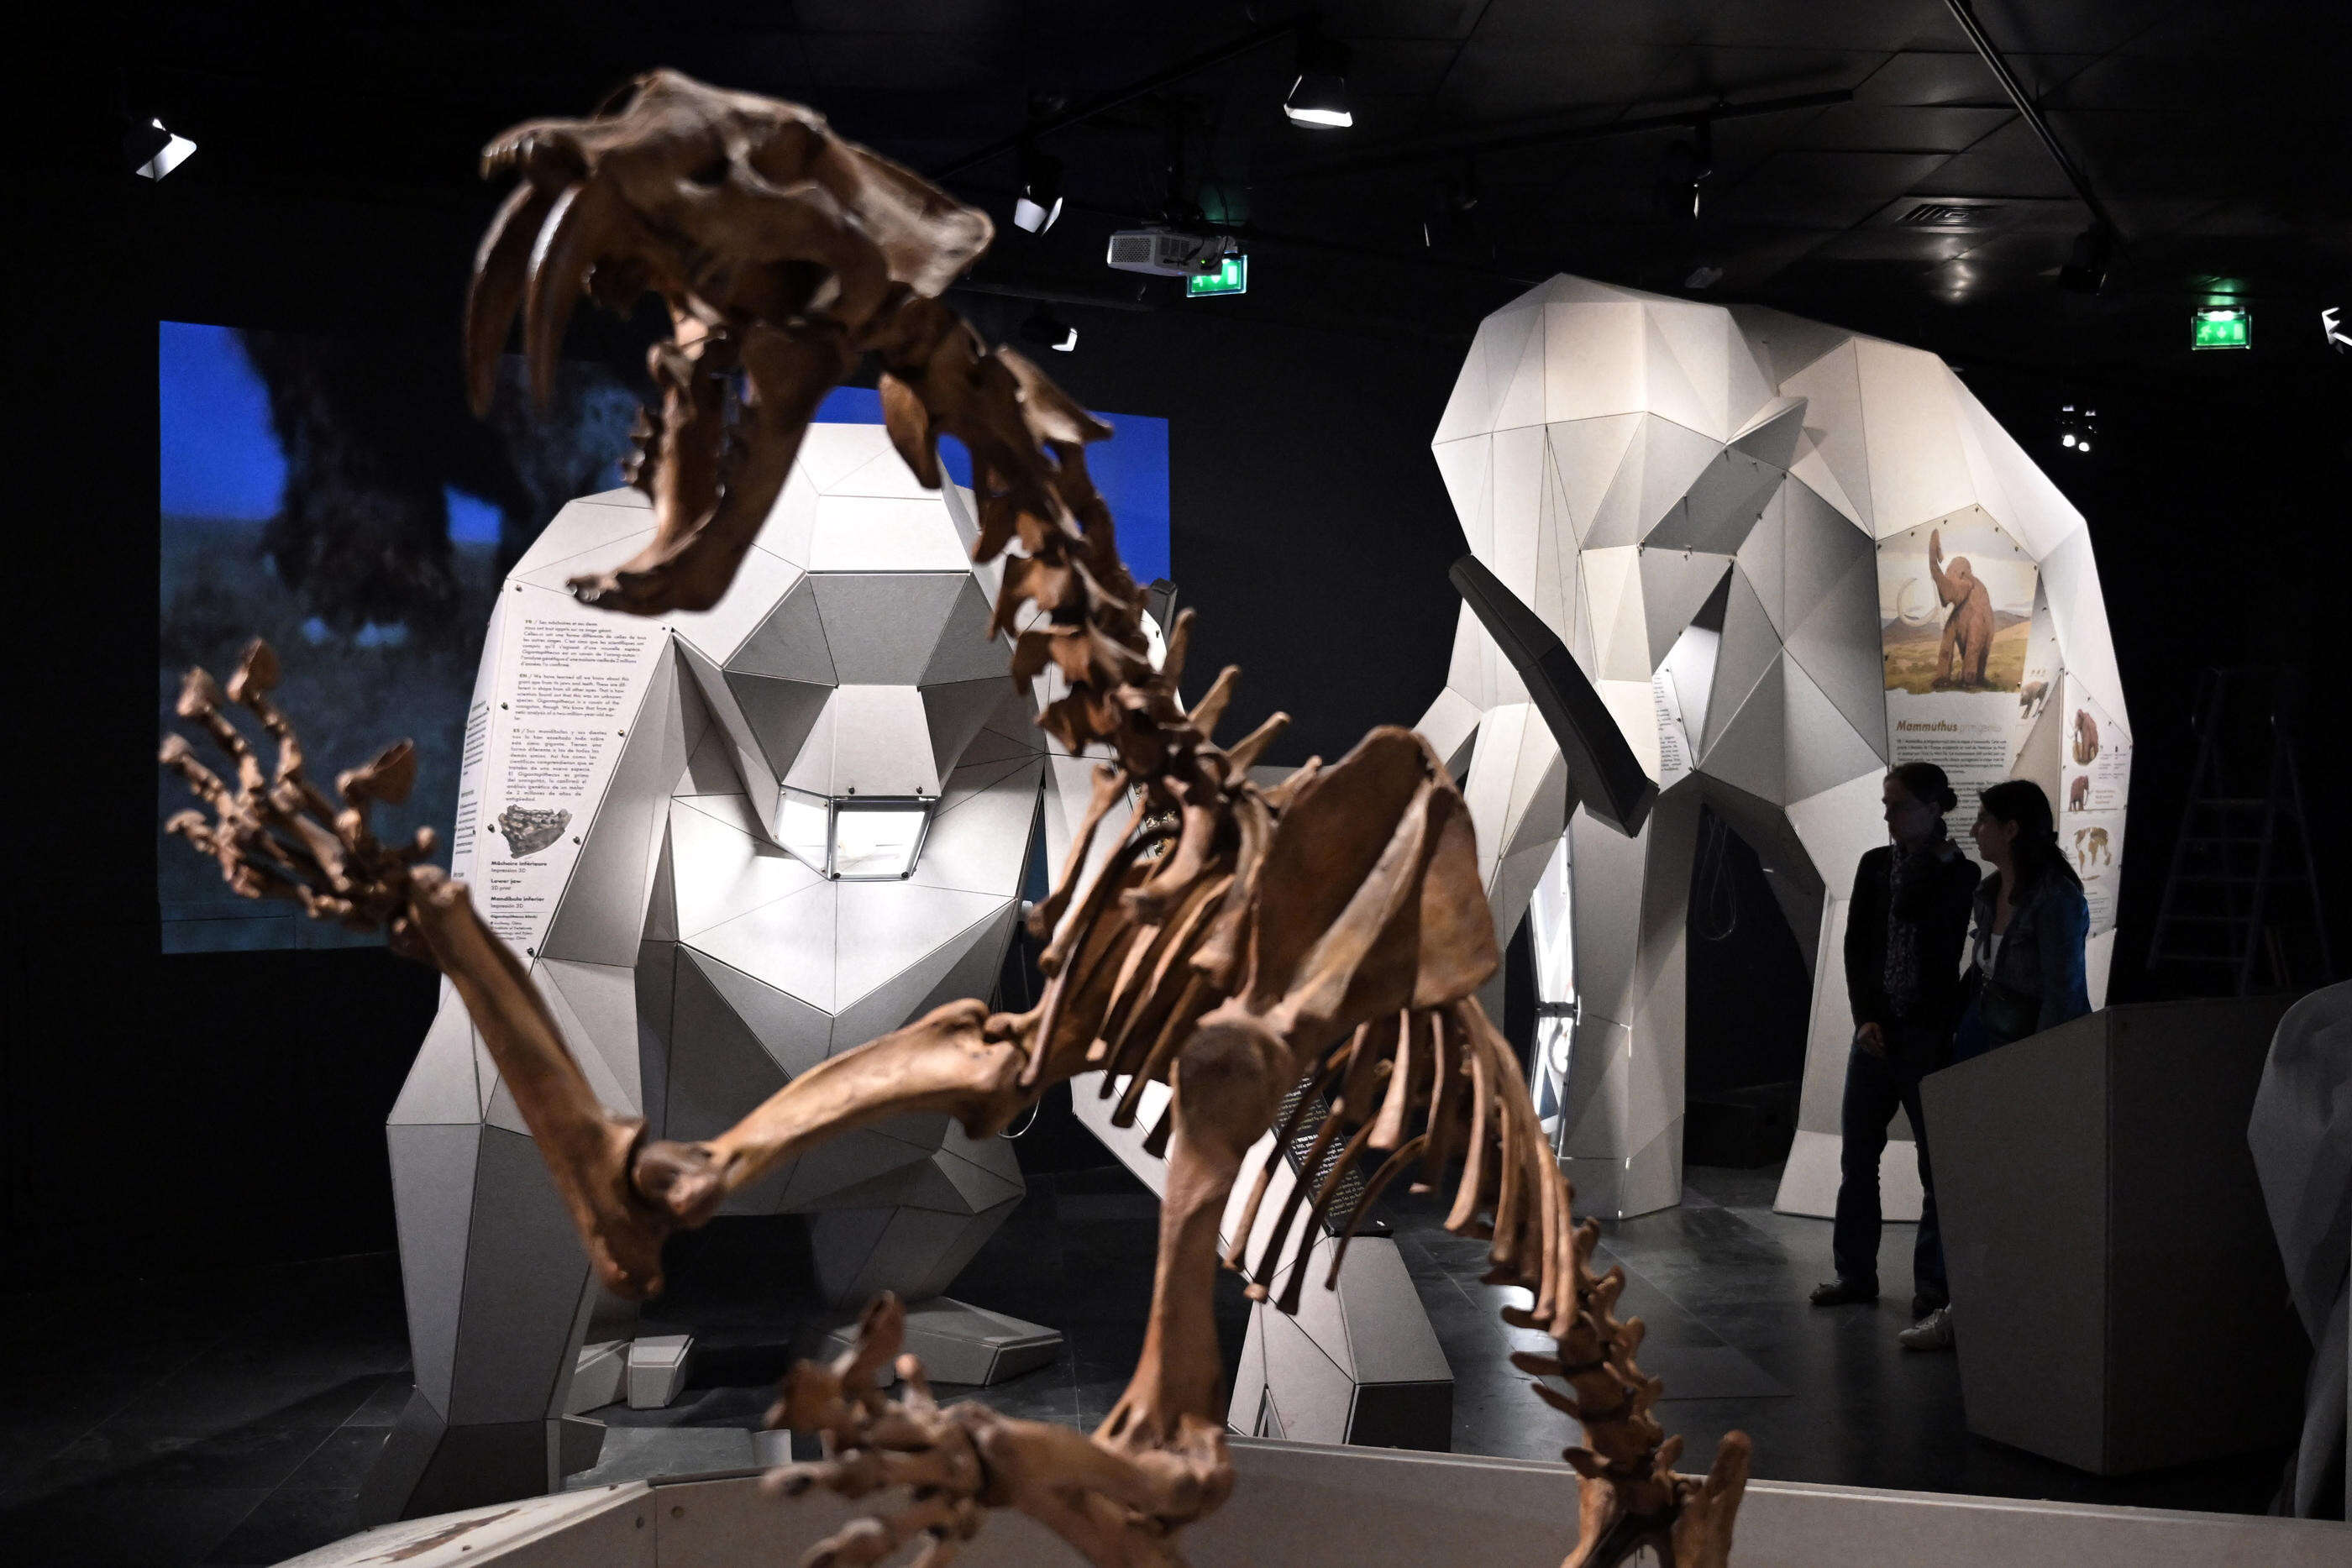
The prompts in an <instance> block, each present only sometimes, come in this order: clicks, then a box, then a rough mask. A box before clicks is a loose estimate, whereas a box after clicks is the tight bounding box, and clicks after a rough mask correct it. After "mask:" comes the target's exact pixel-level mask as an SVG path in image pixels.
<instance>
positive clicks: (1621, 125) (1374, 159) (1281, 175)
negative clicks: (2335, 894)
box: [1249, 88, 1853, 190]
mask: <svg viewBox="0 0 2352 1568" xmlns="http://www.w3.org/2000/svg"><path fill="white" fill-rule="evenodd" d="M1852 102H1853V93H1852V92H1851V91H1850V90H1848V89H1844V88H1836V89H1832V90H1830V91H1827V92H1805V93H1797V94H1794V95H1793V96H1791V97H1788V98H1770V99H1756V100H1753V101H1751V102H1748V103H1717V104H1714V105H1711V106H1709V107H1708V108H1706V109H1684V110H1675V112H1673V113H1672V114H1650V115H1643V116H1641V117H1639V118H1637V119H1632V120H1609V121H1607V122H1606V123H1603V124H1600V125H1559V124H1552V125H1543V126H1526V125H1525V124H1524V122H1523V124H1522V128H1521V129H1519V130H1516V131H1490V132H1484V133H1480V132H1470V133H1466V134H1465V133H1456V134H1454V135H1450V136H1441V137H1431V138H1428V139H1425V140H1420V141H1403V142H1391V144H1389V145H1388V146H1386V147H1374V148H1370V149H1368V150H1367V151H1365V152H1360V153H1355V154H1352V155H1350V156H1349V157H1346V158H1327V159H1320V160H1318V161H1317V162H1312V163H1295V164H1292V165H1291V166H1290V167H1288V168H1286V169H1274V170H1270V171H1268V172H1265V173H1264V174H1261V175H1258V176H1257V177H1256V178H1255V179H1253V180H1251V181H1250V182H1249V186H1250V188H1251V189H1253V190H1255V189H1257V188H1259V187H1262V186H1268V185H1283V184H1292V183H1300V182H1304V181H1307V180H1327V179H1333V178H1336V177H1338V176H1339V175H1342V174H1364V173H1370V172H1374V171H1377V170H1381V169H1401V168H1404V167H1407V166H1409V165H1412V164H1414V163H1434V162H1446V161H1448V160H1452V159H1457V158H1463V157H1467V156H1472V155H1475V154H1477V153H1481V152H1512V151H1514V150H1516V149H1517V148H1521V147H1544V146H1551V145H1564V144H1566V143H1569V142H1575V141H1607V140H1608V139H1609V138H1611V137H1614V136H1637V135H1640V134H1642V133H1643V132H1644V131H1679V130H1685V129H1696V128H1697V127H1699V126H1702V125H1707V124H1711V123H1713V122H1714V121H1716V120H1744V119H1747V118H1749V117H1750V116H1754V115H1759V114H1786V113H1789V112H1790V111H1791V110H1801V109H1828V108H1831V107H1832V106H1833V105H1836V104H1841V103H1852Z"/></svg>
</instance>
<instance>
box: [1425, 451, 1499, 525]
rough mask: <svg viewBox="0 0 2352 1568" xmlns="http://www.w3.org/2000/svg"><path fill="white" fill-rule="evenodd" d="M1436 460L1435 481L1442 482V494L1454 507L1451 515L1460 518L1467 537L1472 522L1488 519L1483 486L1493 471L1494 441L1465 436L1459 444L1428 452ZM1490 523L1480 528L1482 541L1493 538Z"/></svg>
mask: <svg viewBox="0 0 2352 1568" xmlns="http://www.w3.org/2000/svg"><path fill="white" fill-rule="evenodd" d="M1429 451H1430V455H1431V456H1433V457H1434V458H1435V459H1436V460H1437V475H1438V477H1439V478H1440V479H1442V480H1444V484H1445V494H1446V496H1447V497H1448V498H1450V499H1451V500H1452V501H1453V503H1454V517H1457V518H1459V519H1460V520H1461V523H1462V527H1463V529H1464V531H1465V534H1466V533H1467V532H1468V530H1469V529H1470V528H1471V526H1472V520H1473V519H1474V518H1479V517H1489V518H1491V514H1489V513H1488V512H1487V511H1486V485H1487V479H1488V476H1489V474H1490V473H1491V471H1492V469H1493V459H1494V451H1495V438H1494V437H1493V436H1492V435H1489V434H1478V435H1472V436H1465V437H1464V438H1463V439H1462V440H1459V441H1441V442H1439V443H1437V444H1435V445H1433V446H1432V447H1431V448H1430V449H1429ZM1493 527H1494V525H1493V523H1492V521H1491V520H1490V521H1488V522H1486V523H1485V524H1483V525H1481V533H1482V535H1483V537H1485V538H1490V539H1491V538H1493V537H1494V536H1493Z"/></svg>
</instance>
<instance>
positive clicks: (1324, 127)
mask: <svg viewBox="0 0 2352 1568" xmlns="http://www.w3.org/2000/svg"><path fill="white" fill-rule="evenodd" d="M1282 112H1283V113H1285V114H1286V115H1288V116H1289V117H1290V123H1291V124H1293V125H1304V126H1307V127H1308V128H1310V129H1313V130H1318V131H1344V130H1346V129H1347V128H1348V127H1349V126H1351V125H1353V124H1355V123H1356V117H1355V114H1354V113H1353V112H1352V111H1351V110H1349V108H1348V49H1347V46H1346V45H1344V44H1336V43H1333V42H1332V41H1331V40H1330V39H1328V38H1327V37H1324V36H1323V35H1322V34H1321V33H1319V32H1310V33H1307V34H1304V35H1302V36H1301V37H1300V38H1299V40H1298V79H1297V80H1296V81H1294V82H1292V83H1291V84H1290V92H1289V94H1288V95H1287V96H1286V97H1285V98H1284V99H1283V100H1282Z"/></svg>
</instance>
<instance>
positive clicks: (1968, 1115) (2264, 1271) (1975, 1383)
mask: <svg viewBox="0 0 2352 1568" xmlns="http://www.w3.org/2000/svg"><path fill="white" fill-rule="evenodd" d="M2285 1003H2286V998H2252V999H2248V1000H2244V1001H2194V1002H2147V1003H2136V1004H2133V1005H2130V1006H2126V1007H2117V1008H2109V1009H2106V1010H2105V1011H2103V1012H2097V1013H2093V1014H2091V1015H2090V1016H2089V1017H2087V1018H2080V1019H2075V1020H2074V1022H2072V1023H2067V1024H2061V1025H2060V1026H2059V1027H2058V1028H2056V1029H2053V1030H2045V1031H2044V1032H2042V1033H2041V1034H2037V1035H2033V1036H2031V1037H2029V1038H2027V1039H2025V1040H2019V1041H2018V1042H2017V1043H2015V1044H2014V1045H2010V1046H2004V1047H2003V1048H2001V1049H2000V1050H1999V1051H1992V1052H1990V1053H1989V1054H1987V1055H1984V1056H1979V1057H1978V1058H1976V1059H1975V1060H1973V1061H1964V1062H1961V1063H1960V1064H1959V1065H1958V1066H1956V1067H1948V1068H1946V1069H1945V1070H1944V1071H1941V1072H1937V1073H1934V1074H1932V1075H1930V1076H1929V1077H1928V1079H1927V1082H1926V1084H1925V1086H1924V1097H1925V1100H1926V1103H1927V1124H1928V1126H1929V1128H1930V1129H1932V1130H1931V1132H1930V1133H1929V1137H1930V1138H1931V1139H1932V1141H1933V1147H1934V1149H1935V1152H1936V1204H1937V1212H1938V1214H1939V1215H1940V1216H1941V1218H1942V1221H1943V1229H1944V1258H1945V1261H1946V1263H1947V1265H1948V1267H1949V1269H1950V1272H1951V1283H1952V1322H1953V1325H1954V1327H1955V1329H1956V1330H1957V1331H1958V1351H1959V1358H1960V1397H1961V1401H1962V1403H1963V1405H1964V1406H1965V1408H1966V1410H1967V1413H1968V1424H1969V1430H1970V1431H1971V1432H1975V1433H1978V1434H1979V1435H1980V1436H1983V1437H1991V1438H1995V1439H1997V1440H1999V1441H2000V1442H2004V1443H2010V1444H2013V1445H2015V1446H2016V1447H2018V1448H2023V1449H2025V1450H2027V1451H2028V1452H2029V1453H2036V1454H2041V1455H2043V1456H2045V1457H2047V1458H2053V1459H2057V1460H2059V1461H2060V1462H2062V1463H2064V1464H2069V1465H2073V1466H2075V1467H2076V1468H2078V1469H2085V1470H2091V1471H2094V1472H2095V1473H2097V1474H2100V1475H2126V1474H2130V1473H2132V1472H2134V1471H2137V1470H2148V1469H2159V1468H2161V1467H2164V1466H2167V1465H2179V1464H2188V1463H2190V1462H2192V1461H2194V1460H2198V1459H2204V1458H2218V1457H2220V1456H2221V1455H2224V1454H2236V1453H2245V1452H2249V1451H2251V1450H2252V1449H2255V1448H2263V1447H2266V1446H2268V1445H2270V1444H2273V1443H2285V1442H2291V1441H2293V1440H2294V1435H2295V1432H2296V1429H2297V1427H2298V1424H2299V1423H2300V1421H2301V1418H2302V1410H2303V1375H2304V1363H2305V1357H2306V1355H2307V1354H2308V1353H2307V1349H2306V1343H2305V1339H2304V1334H2303V1329H2302V1325H2301V1324H2300V1323H2299V1322H2297V1321H2296V1319H2295V1315H2294V1309H2293V1308H2292V1307H2291V1306H2290V1304H2289V1302H2288V1300H2287V1290H2286V1276H2285V1273H2284V1270H2283V1268H2282V1267H2281V1265H2280V1262H2279V1257H2278V1248H2277V1246H2276V1244H2275V1243H2274V1242H2273V1239H2272V1234H2271V1227H2270V1218H2269V1216H2268V1215H2267V1214H2266V1213H2265V1212H2264V1210H2263V1195H2262V1189H2261V1187H2260V1186H2259V1185H2258V1183H2257V1182H2256V1179H2255V1176H2254V1162H2253V1155H2252V1151H2251V1150H2250V1149H2249V1148H2248V1146H2247V1144H2246V1123H2247V1120H2248V1117H2249V1115H2250V1113H2251V1112H2252V1106H2253V1100H2254V1085H2255V1082H2256V1081H2257V1080H2258V1079H2259V1078H2260V1077H2261V1075H2262V1070H2263V1058H2264V1056H2265V1055H2266V1054H2267V1052H2268V1051H2269V1048H2270V1039H2271V1033H2272V1030H2273V1029H2274V1028H2275V1026H2276V1025H2277V1022H2278V1017H2279V1014H2280V1013H2281V1012H2282V1011H2283V1010H2284V1008H2285Z"/></svg>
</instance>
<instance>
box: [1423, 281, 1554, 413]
mask: <svg viewBox="0 0 2352 1568" xmlns="http://www.w3.org/2000/svg"><path fill="white" fill-rule="evenodd" d="M1542 315H1543V312H1542V311H1541V309H1540V308H1538V307H1535V306H1528V307H1526V308H1521V309H1517V310H1497V311H1496V312H1495V313H1494V314H1493V315H1492V316H1489V317H1487V318H1486V319H1485V320H1484V321H1482V322H1480V323H1479V324H1478V333H1477V336H1476V337H1475V338H1474V339H1472V340H1471V343H1470V353H1469V357H1468V358H1467V359H1466V360H1465V361H1464V362H1463V366H1462V373H1461V374H1460V375H1459V376H1457V377H1456V378H1454V394H1453V396H1451V397H1450V398H1448V399H1447V400H1446V403H1445V412H1444V414H1442V415H1441V416H1439V418H1438V421H1437V434H1436V435H1435V437H1434V439H1435V440H1437V441H1452V440H1454V439H1456V438H1458V437H1460V436H1465V435H1483V434H1486V432H1488V431H1490V430H1492V429H1494V428H1495V408H1496V404H1498V403H1500V402H1502V400H1503V394H1504V393H1505V392H1507V391H1508V390H1509V389H1510V382H1511V377H1512V374H1513V373H1514V372H1515V371H1517V369H1518V365H1519V360H1520V358H1521V356H1522V355H1523V353H1524V352H1525V350H1526V349H1527V344H1528V336H1529V334H1531V333H1533V332H1534V331H1535V330H1536V329H1537V327H1538V325H1539V324H1540V322H1541V319H1542Z"/></svg>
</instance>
